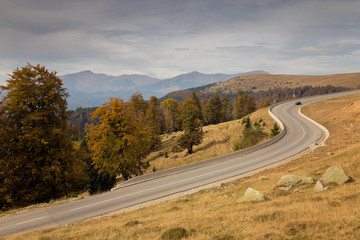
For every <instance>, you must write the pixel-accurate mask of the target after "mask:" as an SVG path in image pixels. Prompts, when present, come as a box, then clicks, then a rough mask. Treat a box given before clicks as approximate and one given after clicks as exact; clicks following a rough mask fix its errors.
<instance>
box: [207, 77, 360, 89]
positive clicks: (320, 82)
mask: <svg viewBox="0 0 360 240" xmlns="http://www.w3.org/2000/svg"><path fill="white" fill-rule="evenodd" d="M306 85H308V86H314V87H315V86H326V85H332V86H341V87H346V88H353V89H357V88H359V87H360V73H347V74H333V75H318V76H312V75H283V74H282V75H280V74H279V75H275V74H249V75H243V76H239V77H235V78H233V79H231V80H228V81H224V82H220V83H217V84H215V85H214V86H212V87H210V88H208V89H206V92H216V91H218V90H220V91H221V92H222V93H236V92H237V91H238V90H240V89H242V90H244V91H250V90H252V91H260V90H264V91H266V90H268V89H269V88H276V87H280V88H286V87H287V88H295V87H301V86H306Z"/></svg>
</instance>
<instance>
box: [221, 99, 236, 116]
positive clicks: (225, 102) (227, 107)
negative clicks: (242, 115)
mask: <svg viewBox="0 0 360 240" xmlns="http://www.w3.org/2000/svg"><path fill="white" fill-rule="evenodd" d="M233 109H234V108H233V105H232V103H231V102H230V101H229V99H227V97H223V99H222V109H221V111H222V114H221V116H222V117H223V120H222V121H223V122H228V121H231V120H233V119H234V118H233Z"/></svg>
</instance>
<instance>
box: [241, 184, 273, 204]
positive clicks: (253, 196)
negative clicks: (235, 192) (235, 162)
mask: <svg viewBox="0 0 360 240" xmlns="http://www.w3.org/2000/svg"><path fill="white" fill-rule="evenodd" d="M266 200H269V199H268V198H267V197H266V196H265V195H263V194H262V193H261V192H259V191H257V190H254V189H252V188H251V187H249V188H248V189H246V192H245V193H244V195H243V196H242V197H241V198H239V199H238V200H237V201H236V202H238V203H240V202H261V201H266Z"/></svg>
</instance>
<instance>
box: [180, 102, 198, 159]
mask: <svg viewBox="0 0 360 240" xmlns="http://www.w3.org/2000/svg"><path fill="white" fill-rule="evenodd" d="M182 109H183V110H182V112H183V113H182V115H183V123H182V126H183V128H184V134H183V135H181V136H180V138H179V139H178V141H177V146H178V147H179V148H180V149H187V150H188V154H192V153H193V146H194V145H198V144H200V143H201V142H202V139H203V131H202V129H201V126H202V121H201V119H200V116H201V114H200V113H199V112H201V109H199V107H198V104H197V102H196V100H194V98H192V97H190V98H188V99H186V100H185V101H184V103H183V106H182Z"/></svg>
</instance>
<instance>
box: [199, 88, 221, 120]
mask: <svg viewBox="0 0 360 240" xmlns="http://www.w3.org/2000/svg"><path fill="white" fill-rule="evenodd" d="M222 107H223V106H222V102H221V100H220V98H219V94H218V93H215V94H214V95H213V96H212V97H211V98H210V100H209V101H208V102H207V103H206V105H205V107H204V113H203V116H204V123H205V124H206V125H208V124H218V123H220V122H222V121H223V119H224V117H223V109H222Z"/></svg>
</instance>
